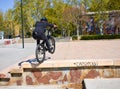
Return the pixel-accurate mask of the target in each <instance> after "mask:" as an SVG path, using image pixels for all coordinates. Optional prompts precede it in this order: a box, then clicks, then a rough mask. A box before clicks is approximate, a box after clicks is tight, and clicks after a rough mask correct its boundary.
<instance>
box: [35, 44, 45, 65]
mask: <svg viewBox="0 0 120 89" xmlns="http://www.w3.org/2000/svg"><path fill="white" fill-rule="evenodd" d="M35 54H36V59H37V61H38V62H39V63H42V62H43V61H44V60H45V47H44V45H40V44H39V45H37V47H36V52H35Z"/></svg>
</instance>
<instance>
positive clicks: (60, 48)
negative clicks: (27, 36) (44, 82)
mask: <svg viewBox="0 0 120 89" xmlns="http://www.w3.org/2000/svg"><path fill="white" fill-rule="evenodd" d="M35 47H36V43H25V48H24V49H23V48H22V44H12V45H8V46H1V47H0V56H1V57H0V61H1V62H0V71H3V70H5V69H9V68H11V67H14V66H13V65H15V64H16V66H17V65H18V63H19V62H22V61H25V60H29V59H35ZM46 58H48V60H46V62H57V61H62V62H64V61H73V60H93V59H94V60H119V61H120V40H119V39H117V40H90V41H83V40H80V41H69V42H56V51H55V53H54V54H49V53H48V52H47V55H46Z"/></svg>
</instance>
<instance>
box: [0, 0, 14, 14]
mask: <svg viewBox="0 0 120 89" xmlns="http://www.w3.org/2000/svg"><path fill="white" fill-rule="evenodd" d="M13 6H14V0H0V11H2V12H4V13H5V12H6V11H7V10H8V9H11V8H13Z"/></svg>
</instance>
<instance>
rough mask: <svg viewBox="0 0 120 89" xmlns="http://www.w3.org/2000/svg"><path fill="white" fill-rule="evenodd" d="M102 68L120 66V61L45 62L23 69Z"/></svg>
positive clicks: (29, 65)
mask: <svg viewBox="0 0 120 89" xmlns="http://www.w3.org/2000/svg"><path fill="white" fill-rule="evenodd" d="M85 66H88V67H100V66H103V67H104V66H105V67H107V66H120V60H111V59H109V60H106V59H105V60H103V59H102V60H100V59H99V60H97V59H95V60H64V61H63V60H56V61H44V62H43V63H41V64H39V63H38V64H34V63H32V64H30V63H27V62H25V63H23V64H22V68H56V67H85Z"/></svg>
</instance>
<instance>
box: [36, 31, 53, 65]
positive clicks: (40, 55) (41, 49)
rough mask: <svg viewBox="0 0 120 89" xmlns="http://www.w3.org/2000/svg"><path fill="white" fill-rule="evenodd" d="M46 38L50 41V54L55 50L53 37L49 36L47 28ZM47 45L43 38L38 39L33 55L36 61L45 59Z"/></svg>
mask: <svg viewBox="0 0 120 89" xmlns="http://www.w3.org/2000/svg"><path fill="white" fill-rule="evenodd" d="M47 38H48V41H49V43H50V48H51V52H50V53H51V54H53V53H54V52H55V39H54V37H52V36H51V33H50V31H49V30H48V33H47ZM47 50H48V49H47V46H46V43H45V42H44V41H43V40H40V43H39V44H38V45H37V46H36V50H35V56H36V59H37V62H39V63H42V62H43V61H44V60H45V56H46V52H47Z"/></svg>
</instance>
